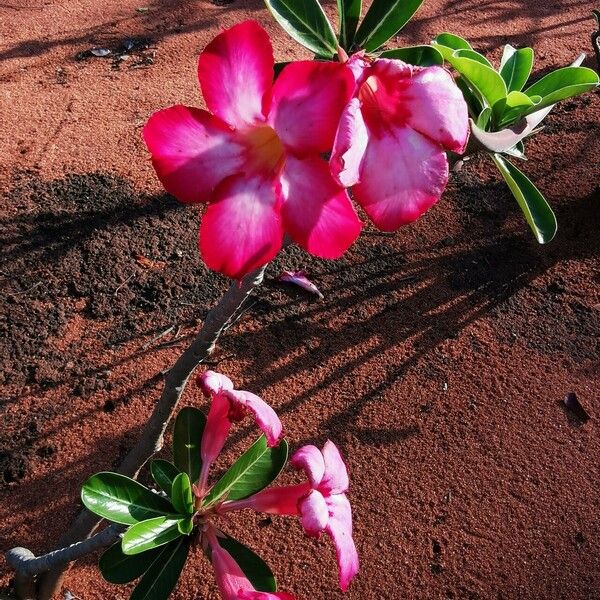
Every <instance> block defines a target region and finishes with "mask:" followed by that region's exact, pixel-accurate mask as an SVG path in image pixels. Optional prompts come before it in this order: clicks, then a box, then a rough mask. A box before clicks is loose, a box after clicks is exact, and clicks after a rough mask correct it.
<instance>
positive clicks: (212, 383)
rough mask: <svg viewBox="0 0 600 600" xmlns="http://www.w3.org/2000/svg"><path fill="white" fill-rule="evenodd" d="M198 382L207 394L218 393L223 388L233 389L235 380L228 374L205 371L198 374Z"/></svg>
mask: <svg viewBox="0 0 600 600" xmlns="http://www.w3.org/2000/svg"><path fill="white" fill-rule="evenodd" d="M198 384H199V385H200V388H201V390H202V392H203V393H204V394H205V395H206V396H212V395H213V394H218V393H219V392H221V391H222V390H232V389H233V382H232V381H231V379H229V377H227V376H226V375H222V374H221V373H216V372H215V371H210V370H209V371H204V373H202V374H201V375H199V376H198Z"/></svg>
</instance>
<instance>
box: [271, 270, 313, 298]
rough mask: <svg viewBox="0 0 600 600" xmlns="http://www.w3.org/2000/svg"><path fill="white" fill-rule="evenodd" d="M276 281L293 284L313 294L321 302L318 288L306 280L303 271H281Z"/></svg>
mask: <svg viewBox="0 0 600 600" xmlns="http://www.w3.org/2000/svg"><path fill="white" fill-rule="evenodd" d="M277 281H284V282H286V283H293V284H295V285H297V286H299V287H301V288H302V289H304V290H306V291H307V292H310V293H311V294H315V295H316V296H318V297H319V298H320V299H321V300H323V298H324V296H323V294H321V292H320V291H319V288H318V287H317V286H316V285H315V284H314V283H313V282H312V281H311V280H310V279H308V277H307V276H306V272H305V271H283V273H281V275H279V276H278V277H277Z"/></svg>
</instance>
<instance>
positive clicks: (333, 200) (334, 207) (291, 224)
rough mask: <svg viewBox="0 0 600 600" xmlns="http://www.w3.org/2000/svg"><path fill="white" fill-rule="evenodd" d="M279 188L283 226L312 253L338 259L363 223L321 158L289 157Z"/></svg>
mask: <svg viewBox="0 0 600 600" xmlns="http://www.w3.org/2000/svg"><path fill="white" fill-rule="evenodd" d="M281 191H282V196H283V198H284V202H283V206H282V208H281V214H282V217H283V225H284V228H285V230H286V231H287V232H288V233H289V234H290V235H291V237H292V239H293V240H294V241H295V242H297V243H298V244H300V246H302V247H303V248H304V249H305V250H307V251H308V252H310V253H311V254H314V255H315V256H320V257H321V258H338V257H339V256H341V255H342V254H343V253H344V252H345V251H346V250H347V249H348V248H349V247H350V245H351V244H352V243H353V242H354V241H355V240H356V238H357V237H358V236H359V234H360V230H361V228H362V223H361V222H360V219H359V218H358V216H357V214H356V212H355V210H354V207H353V206H352V203H351V202H350V198H349V197H348V194H347V193H346V190H344V189H343V188H341V187H339V186H338V184H337V183H336V182H335V181H334V180H333V178H332V176H331V173H330V171H329V167H328V165H327V163H326V162H325V161H324V160H323V159H321V158H318V157H316V156H310V157H308V158H305V159H302V160H300V159H297V158H294V157H293V156H288V158H287V161H286V163H285V167H284V170H283V173H282V175H281Z"/></svg>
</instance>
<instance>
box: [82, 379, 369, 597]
mask: <svg viewBox="0 0 600 600" xmlns="http://www.w3.org/2000/svg"><path fill="white" fill-rule="evenodd" d="M198 381H199V385H200V387H201V389H202V391H203V392H204V394H206V395H207V396H209V397H210V399H211V404H210V410H209V412H208V416H207V417H205V416H204V414H203V413H202V412H201V411H200V410H198V409H197V408H193V407H188V408H184V409H182V410H181V411H180V412H179V414H178V416H177V419H176V420H175V425H174V430H173V462H168V461H166V460H163V459H156V460H154V461H152V463H151V465H150V470H151V473H152V477H153V478H154V481H155V483H156V486H157V488H158V489H157V490H152V489H150V488H147V487H145V486H143V485H141V484H140V483H138V482H137V481H134V480H133V479H130V478H128V477H125V476H123V475H119V474H118V473H109V472H105V473H98V474H96V475H93V476H92V477H90V478H89V479H88V481H87V482H86V483H85V484H84V486H83V488H82V492H81V499H82V501H83V503H84V504H85V506H86V507H87V508H88V509H89V510H91V511H92V512H94V513H95V514H97V515H98V516H100V517H102V518H104V519H107V520H109V521H112V522H113V523H119V524H121V525H124V526H126V529H125V531H124V532H123V534H122V539H121V540H120V541H119V542H117V543H116V544H115V545H114V546H112V547H110V548H109V549H108V550H107V551H106V552H105V553H104V554H103V556H102V557H101V558H100V570H101V572H102V575H103V576H104V577H105V579H107V580H108V581H109V582H111V583H128V582H130V581H133V580H135V579H137V578H140V577H141V579H140V581H139V583H138V584H137V586H136V588H135V589H134V591H133V593H132V595H131V598H132V599H133V600H139V599H141V598H152V599H153V600H159V599H162V598H167V597H168V596H169V594H170V593H171V591H172V589H173V587H174V586H175V584H176V583H177V579H178V578H179V575H180V573H181V571H182V569H183V567H184V565H185V562H186V559H187V556H188V554H189V553H190V552H192V551H195V550H198V551H204V552H205V553H206V555H207V557H208V558H209V560H210V561H211V564H212V566H213V569H214V575H215V581H216V584H217V587H218V588H219V591H220V593H221V597H222V598H223V599H224V600H242V599H248V600H275V599H276V598H279V599H280V600H293V596H292V595H290V594H288V593H286V592H279V591H277V585H276V582H275V578H274V577H273V574H272V572H271V570H270V569H269V567H268V566H267V565H266V563H264V561H263V560H262V559H261V558H260V557H259V556H258V555H257V554H255V553H254V552H253V551H252V550H250V549H249V548H247V547H246V546H244V545H243V544H241V543H240V542H238V541H237V540H235V539H234V538H232V537H231V536H229V535H227V534H226V533H225V532H223V531H221V529H220V528H219V526H218V525H217V518H218V517H220V516H222V515H225V514H227V515H228V516H229V515H231V513H233V512H235V511H238V510H243V509H253V510H256V511H259V512H264V513H270V514H280V515H297V516H299V517H300V519H301V523H302V526H303V528H304V530H305V531H306V533H307V534H308V535H310V536H319V535H320V534H321V533H322V532H325V533H326V534H327V535H328V536H329V537H330V538H331V539H332V541H333V544H334V546H335V550H336V557H337V562H338V565H339V582H340V587H341V588H342V590H344V591H345V590H347V589H348V587H349V585H350V582H351V581H352V579H353V578H354V576H355V575H356V574H357V572H358V567H359V562H358V554H357V551H356V547H355V545H354V540H353V539H352V511H351V508H350V503H349V501H348V498H347V497H346V492H347V490H348V486H349V478H348V471H347V468H346V465H345V463H344V461H343V459H342V457H341V455H340V452H339V450H338V449H337V447H336V446H335V444H334V443H333V442H331V441H327V442H326V443H325V445H324V447H323V449H322V450H319V449H318V448H317V447H316V446H313V445H308V446H303V447H302V448H300V449H299V450H297V451H296V453H295V454H294V455H293V456H292V458H291V463H292V465H293V466H294V467H296V468H297V469H299V470H301V471H303V472H304V474H305V477H306V481H305V482H303V483H298V484H295V485H288V486H280V487H276V486H271V487H269V486H270V484H271V483H272V482H273V481H274V480H275V479H276V478H277V476H278V475H279V473H280V472H281V470H282V469H283V468H284V467H285V465H286V462H287V459H288V444H287V442H286V441H285V439H283V427H282V424H281V421H280V420H279V417H278V416H277V414H276V413H275V411H274V410H273V409H272V408H271V407H270V406H269V405H268V404H267V403H266V402H265V401H264V400H262V399H261V398H259V397H258V396H256V395H255V394H252V393H251V392H246V391H241V390H236V389H235V388H234V386H233V383H232V381H231V380H230V379H229V378H228V377H226V376H225V375H223V374H220V373H216V372H214V371H206V372H204V373H203V374H202V375H201V376H200V377H199V379H198ZM246 415H250V416H251V417H252V418H253V419H254V421H255V422H256V424H257V425H258V427H259V428H260V429H261V430H262V432H263V435H262V436H261V437H260V438H258V440H256V442H255V443H254V444H253V445H252V446H251V447H250V448H249V449H248V450H247V451H246V452H244V453H243V454H242V456H240V457H239V458H238V460H237V461H235V463H234V464H233V465H232V466H231V467H230V468H229V469H228V470H227V471H226V472H225V473H224V474H223V476H222V477H221V478H220V479H219V480H218V481H216V482H211V481H210V480H209V475H210V468H211V465H212V464H213V462H214V460H215V459H216V458H217V456H218V455H219V454H220V453H221V450H222V449H223V446H224V444H225V441H226V439H227V436H228V434H229V431H230V429H231V426H232V424H233V423H235V422H238V421H241V420H242V419H243V418H244V417H245V416H246ZM159 567H160V568H159Z"/></svg>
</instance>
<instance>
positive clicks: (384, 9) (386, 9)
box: [355, 0, 423, 52]
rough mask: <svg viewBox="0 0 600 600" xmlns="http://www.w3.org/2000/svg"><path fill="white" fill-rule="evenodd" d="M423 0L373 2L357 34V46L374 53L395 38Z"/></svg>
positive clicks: (377, 0) (379, 0)
mask: <svg viewBox="0 0 600 600" xmlns="http://www.w3.org/2000/svg"><path fill="white" fill-rule="evenodd" d="M422 3H423V0H373V2H372V4H371V6H370V7H369V10H368V11H367V14H366V15H365V18H364V19H363V21H362V23H361V24H360V27H359V28H358V31H357V33H356V39H355V42H356V45H357V46H359V47H360V48H364V49H365V50H366V51H367V52H373V51H374V50H377V48H379V47H380V46H383V44H385V43H386V42H387V41H388V40H389V39H390V38H392V37H393V36H395V35H396V34H397V33H398V32H399V31H400V30H401V29H402V28H403V27H404V25H406V23H408V21H410V19H411V17H412V16H413V15H414V14H415V12H417V10H418V8H419V6H421V4H422Z"/></svg>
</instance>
